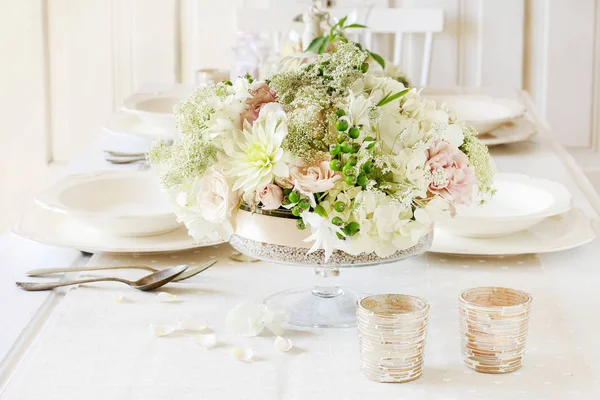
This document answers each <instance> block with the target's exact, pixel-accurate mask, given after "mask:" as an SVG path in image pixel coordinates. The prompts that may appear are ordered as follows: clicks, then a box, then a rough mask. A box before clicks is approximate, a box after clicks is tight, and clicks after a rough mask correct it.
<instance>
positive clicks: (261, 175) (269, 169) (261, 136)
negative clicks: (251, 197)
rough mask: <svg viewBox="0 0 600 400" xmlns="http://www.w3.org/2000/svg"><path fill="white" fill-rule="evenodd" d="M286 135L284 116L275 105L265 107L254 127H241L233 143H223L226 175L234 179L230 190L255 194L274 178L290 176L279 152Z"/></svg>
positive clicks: (286, 161)
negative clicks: (226, 164)
mask: <svg viewBox="0 0 600 400" xmlns="http://www.w3.org/2000/svg"><path fill="white" fill-rule="evenodd" d="M286 135H287V125H286V116H285V112H284V111H283V108H282V107H281V105H279V104H277V103H269V104H265V105H264V106H263V107H262V109H261V111H260V114H259V117H258V119H257V120H256V121H254V124H253V125H250V124H249V123H245V124H244V130H243V131H242V132H238V133H237V134H236V137H235V140H231V139H225V140H224V141H223V149H224V151H225V153H226V154H227V156H229V165H230V168H229V170H228V175H229V176H231V177H233V178H235V183H234V185H233V190H238V189H242V190H243V191H244V192H250V191H253V190H256V189H257V188H258V187H259V186H264V185H266V184H269V183H271V182H273V180H274V178H275V177H282V178H285V177H287V176H288V175H289V168H288V157H287V154H286V153H285V151H284V150H283V149H282V148H281V143H282V142H283V139H284V138H285V136H286Z"/></svg>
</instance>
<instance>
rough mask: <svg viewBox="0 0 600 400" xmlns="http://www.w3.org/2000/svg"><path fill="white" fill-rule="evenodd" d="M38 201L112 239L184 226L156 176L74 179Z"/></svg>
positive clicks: (89, 175) (108, 173) (100, 173)
mask: <svg viewBox="0 0 600 400" xmlns="http://www.w3.org/2000/svg"><path fill="white" fill-rule="evenodd" d="M35 201H36V203H38V204H39V205H41V206H42V207H46V208H48V209H49V210H51V211H54V212H58V213H64V214H69V215H71V216H73V217H74V218H77V219H79V220H80V221H82V222H84V223H85V224H87V225H89V226H90V227H92V228H95V229H97V230H99V231H102V232H105V233H107V234H110V235H117V236H149V235H157V234H162V233H166V232H170V231H173V230H175V229H177V228H178V227H179V226H180V224H179V222H177V219H176V217H175V214H174V212H173V205H172V204H171V201H170V200H169V197H168V196H167V194H166V193H164V192H162V191H161V189H160V184H159V181H158V178H157V177H156V175H155V174H153V173H152V172H134V171H96V172H91V173H86V174H76V175H70V176H67V177H64V178H63V179H61V180H59V181H58V182H56V183H55V184H54V185H52V186H50V187H49V188H47V189H46V190H44V191H43V192H42V193H40V194H39V195H38V196H37V197H36V199H35Z"/></svg>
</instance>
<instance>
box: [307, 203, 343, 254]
mask: <svg viewBox="0 0 600 400" xmlns="http://www.w3.org/2000/svg"><path fill="white" fill-rule="evenodd" d="M301 217H302V219H303V220H304V223H305V224H306V226H310V231H311V235H310V236H309V237H307V238H306V239H304V241H305V242H314V243H313V245H312V247H311V248H310V250H308V253H307V254H310V253H314V252H315V251H317V250H319V249H323V250H325V261H327V260H329V257H331V254H333V250H335V249H342V248H344V243H343V241H342V240H340V239H339V238H338V237H337V234H338V233H339V234H340V235H344V233H343V232H342V230H341V229H340V227H339V226H336V225H334V224H332V223H331V222H330V221H329V220H328V219H327V218H323V217H321V216H320V215H319V214H317V213H311V212H308V211H305V212H303V213H302V214H301Z"/></svg>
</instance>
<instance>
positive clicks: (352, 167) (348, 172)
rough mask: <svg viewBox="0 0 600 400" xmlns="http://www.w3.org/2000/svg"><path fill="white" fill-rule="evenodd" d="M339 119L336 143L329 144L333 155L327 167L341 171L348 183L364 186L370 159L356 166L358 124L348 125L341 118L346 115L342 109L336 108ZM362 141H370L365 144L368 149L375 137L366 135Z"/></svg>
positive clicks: (372, 144)
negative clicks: (359, 166) (358, 166)
mask: <svg viewBox="0 0 600 400" xmlns="http://www.w3.org/2000/svg"><path fill="white" fill-rule="evenodd" d="M335 114H336V115H337V116H338V117H339V119H338V120H337V122H336V124H335V127H336V129H337V131H338V137H337V143H336V144H332V145H330V146H329V153H330V154H331V155H332V156H333V158H332V159H331V161H330V163H329V168H331V169H332V170H333V171H341V172H342V173H343V174H344V179H345V181H346V183H347V184H348V185H351V186H356V185H358V186H361V187H363V188H364V187H366V185H367V182H368V181H369V178H368V175H369V174H370V173H371V172H372V163H371V161H368V162H366V163H365V164H363V165H362V166H361V168H357V166H356V164H357V163H358V157H357V156H356V153H358V151H359V150H360V147H361V146H360V143H358V142H356V141H355V140H356V139H358V138H359V136H360V126H352V127H350V126H349V124H348V121H347V120H346V119H342V117H343V116H345V115H346V112H345V111H344V110H337V111H336V113H335ZM363 141H364V142H371V143H369V144H368V145H367V148H368V149H371V148H373V146H375V139H374V138H372V137H370V136H369V137H366V138H364V139H363Z"/></svg>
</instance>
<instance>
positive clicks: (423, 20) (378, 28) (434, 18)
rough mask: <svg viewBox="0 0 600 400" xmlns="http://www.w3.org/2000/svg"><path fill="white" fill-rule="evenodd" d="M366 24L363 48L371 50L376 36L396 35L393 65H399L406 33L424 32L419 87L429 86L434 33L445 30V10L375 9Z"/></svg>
mask: <svg viewBox="0 0 600 400" xmlns="http://www.w3.org/2000/svg"><path fill="white" fill-rule="evenodd" d="M366 22H367V23H366V25H368V26H369V29H368V30H367V32H366V33H365V39H364V45H365V48H367V49H370V48H372V47H371V45H372V34H373V33H392V34H394V55H393V59H392V60H393V63H394V64H400V61H401V58H402V42H403V40H404V34H406V33H419V34H420V33H422V34H424V35H425V46H424V49H423V59H422V64H421V77H420V80H419V86H421V87H424V86H426V85H427V82H428V80H429V70H430V68H431V54H432V52H433V34H434V33H439V32H443V30H444V10H443V9H438V8H387V9H382V8H374V9H373V10H371V12H370V15H369V18H368V21H366Z"/></svg>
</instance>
